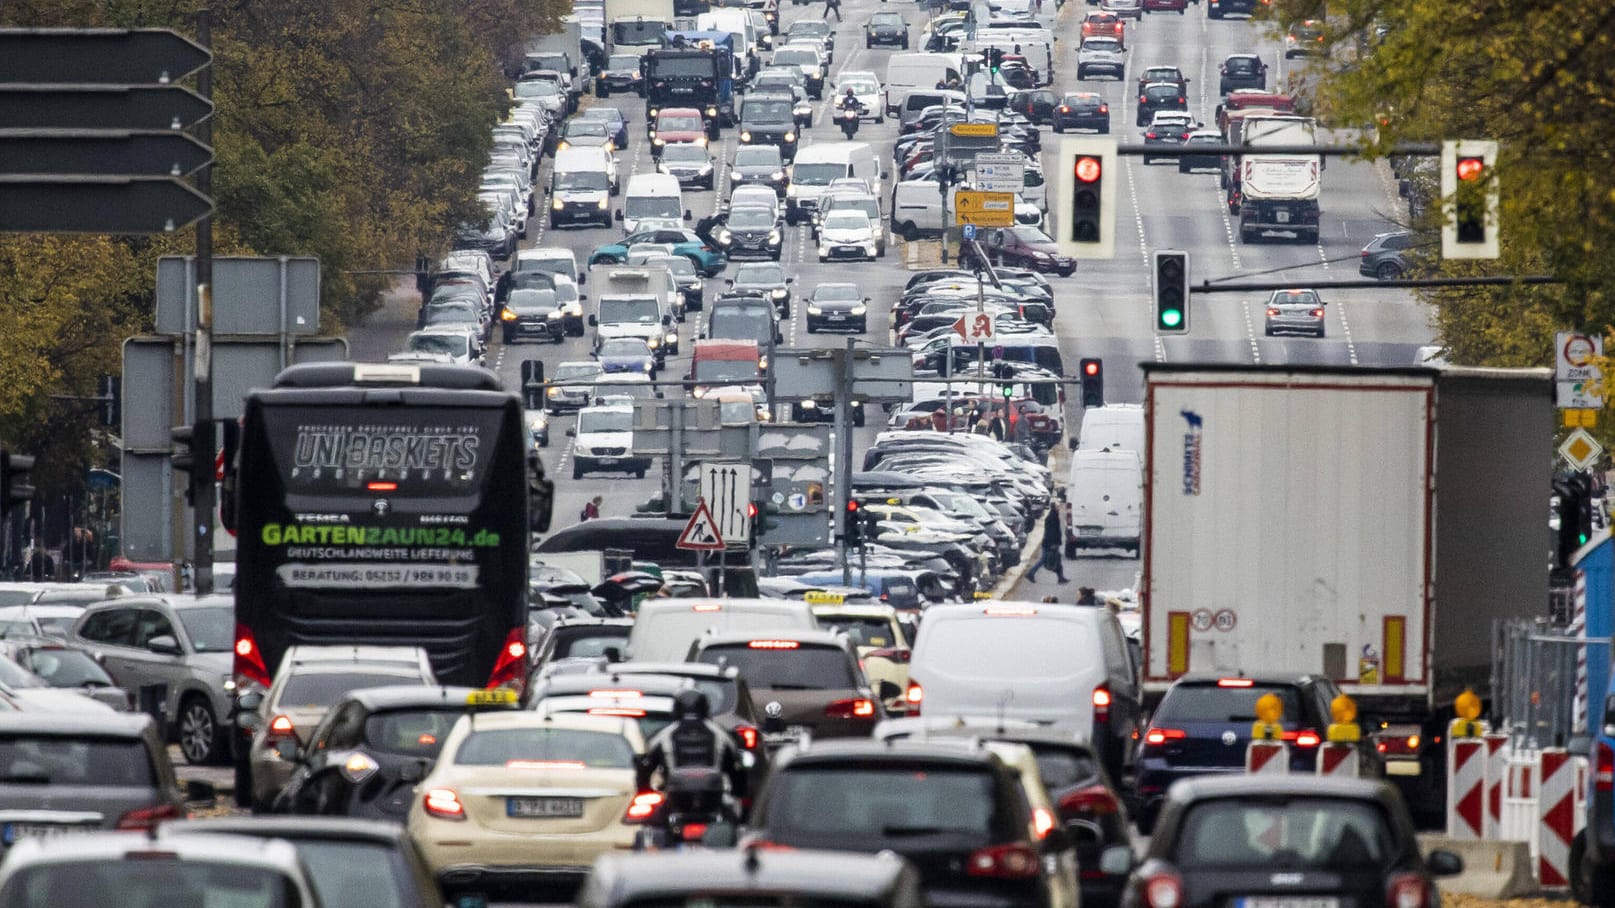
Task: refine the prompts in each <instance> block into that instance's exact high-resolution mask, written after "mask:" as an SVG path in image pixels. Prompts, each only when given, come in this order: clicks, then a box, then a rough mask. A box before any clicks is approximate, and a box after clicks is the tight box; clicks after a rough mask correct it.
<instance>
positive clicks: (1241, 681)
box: [1217, 309, 1278, 687]
mask: <svg viewBox="0 0 1615 908" xmlns="http://www.w3.org/2000/svg"><path fill="white" fill-rule="evenodd" d="M1267 311H1269V312H1277V311H1278V310H1276V309H1269V310H1267ZM1255 684H1256V682H1255V681H1253V680H1251V679H1250V678H1219V679H1217V686H1218V687H1251V686H1254V685H1255Z"/></svg>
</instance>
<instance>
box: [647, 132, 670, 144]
mask: <svg viewBox="0 0 1615 908" xmlns="http://www.w3.org/2000/svg"><path fill="white" fill-rule="evenodd" d="M650 141H651V144H652V145H666V144H667V143H666V142H665V141H663V140H661V139H658V138H656V135H655V134H654V133H652V134H651V137H650Z"/></svg>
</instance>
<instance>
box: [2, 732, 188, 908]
mask: <svg viewBox="0 0 1615 908" xmlns="http://www.w3.org/2000/svg"><path fill="white" fill-rule="evenodd" d="M27 782H36V783H43V784H49V785H92V786H97V787H103V786H116V787H128V788H152V787H155V786H156V784H157V783H156V772H155V769H154V767H153V766H152V764H151V757H150V755H148V754H147V753H146V745H145V743H144V742H142V741H141V740H140V739H139V738H117V737H103V736H96V735H93V734H92V735H72V736H68V735H61V736H57V735H29V734H26V733H19V734H11V735H6V736H5V737H0V785H3V784H13V783H27ZM7 904H8V908H9V905H11V904H14V903H7ZM153 904H167V902H157V903H153Z"/></svg>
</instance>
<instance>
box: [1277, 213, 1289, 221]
mask: <svg viewBox="0 0 1615 908" xmlns="http://www.w3.org/2000/svg"><path fill="white" fill-rule="evenodd" d="M1277 214H1278V219H1279V223H1280V224H1288V223H1290V213H1289V212H1288V211H1280V212H1278V213H1277Z"/></svg>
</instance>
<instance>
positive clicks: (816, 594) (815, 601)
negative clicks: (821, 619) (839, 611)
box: [802, 590, 847, 605]
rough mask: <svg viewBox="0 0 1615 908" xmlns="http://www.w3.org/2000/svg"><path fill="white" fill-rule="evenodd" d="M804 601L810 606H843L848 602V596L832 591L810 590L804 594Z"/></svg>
mask: <svg viewBox="0 0 1615 908" xmlns="http://www.w3.org/2000/svg"><path fill="white" fill-rule="evenodd" d="M802 601H803V602H806V603H808V604H810V605H841V604H842V603H844V602H846V601H847V596H846V594H844V593H834V592H831V591H830V590H808V591H806V592H804V593H803V594H802Z"/></svg>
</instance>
